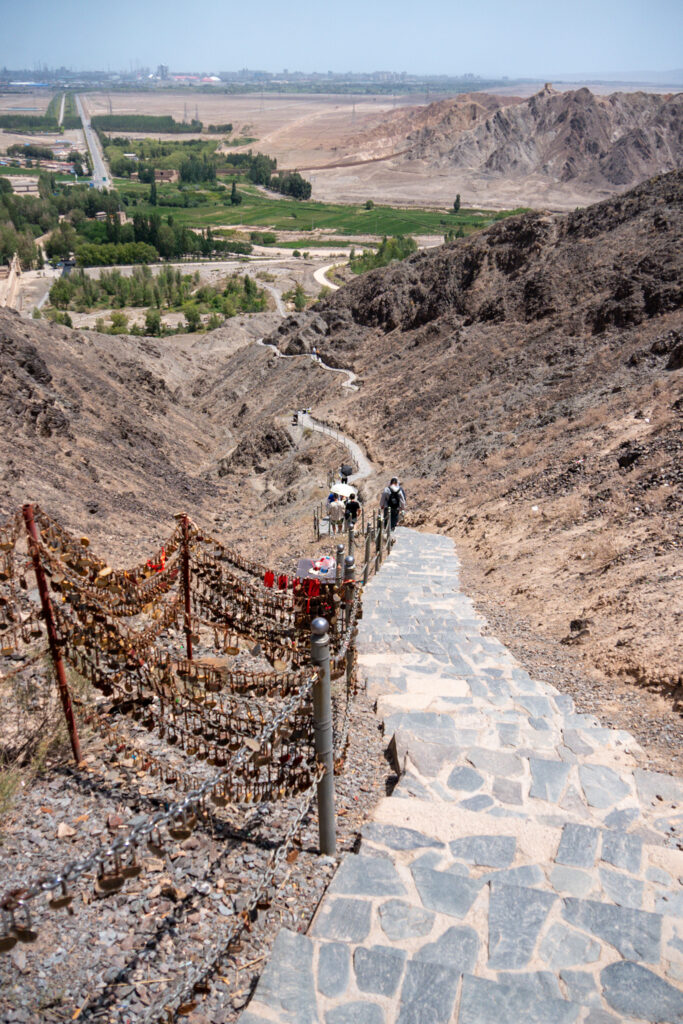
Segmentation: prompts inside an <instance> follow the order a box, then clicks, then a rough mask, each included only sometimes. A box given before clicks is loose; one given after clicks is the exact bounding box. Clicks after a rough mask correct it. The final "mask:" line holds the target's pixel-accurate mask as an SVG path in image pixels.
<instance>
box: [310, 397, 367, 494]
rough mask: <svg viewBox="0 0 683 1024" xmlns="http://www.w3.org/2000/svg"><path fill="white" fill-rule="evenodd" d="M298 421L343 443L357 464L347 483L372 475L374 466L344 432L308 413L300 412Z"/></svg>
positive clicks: (357, 481)
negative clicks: (355, 471) (356, 469)
mask: <svg viewBox="0 0 683 1024" xmlns="http://www.w3.org/2000/svg"><path fill="white" fill-rule="evenodd" d="M299 422H300V423H301V425H302V426H303V427H308V428H310V429H311V430H317V431H318V433H319V434H327V436H328V437H333V438H334V440H335V441H338V442H339V444H343V445H344V447H345V448H346V450H347V451H348V453H349V455H350V456H351V458H352V459H353V460H354V462H355V463H356V465H357V466H358V472H357V473H354V474H353V476H350V477H349V483H354V484H355V483H359V482H360V481H361V480H367V479H368V477H370V476H373V475H374V473H375V467H374V466H373V464H372V463H371V462H370V459H369V458H368V457H367V455H366V454H365V452H364V451H363V449H362V448H361V446H360V445H359V444H358V443H357V442H356V441H354V440H353V438H351V437H348V436H347V435H346V434H342V433H340V431H339V430H335V429H334V427H330V426H328V425H327V423H322V422H321V421H320V420H316V419H314V417H313V416H311V415H310V413H307V412H300V413H299Z"/></svg>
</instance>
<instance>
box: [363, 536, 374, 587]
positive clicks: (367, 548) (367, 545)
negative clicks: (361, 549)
mask: <svg viewBox="0 0 683 1024" xmlns="http://www.w3.org/2000/svg"><path fill="white" fill-rule="evenodd" d="M371 552H372V534H371V533H369V532H368V533H367V534H366V535H365V565H364V566H363V586H365V584H366V583H367V582H368V577H369V576H370V558H371Z"/></svg>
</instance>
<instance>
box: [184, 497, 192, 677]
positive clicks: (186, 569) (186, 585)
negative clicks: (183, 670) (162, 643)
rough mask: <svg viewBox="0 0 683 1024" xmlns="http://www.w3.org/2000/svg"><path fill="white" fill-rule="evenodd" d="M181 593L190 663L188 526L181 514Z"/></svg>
mask: <svg viewBox="0 0 683 1024" xmlns="http://www.w3.org/2000/svg"><path fill="white" fill-rule="evenodd" d="M182 524H183V592H184V599H185V644H186V647H187V660H188V661H192V608H191V603H190V524H189V522H188V518H187V515H186V514H185V513H183V517H182Z"/></svg>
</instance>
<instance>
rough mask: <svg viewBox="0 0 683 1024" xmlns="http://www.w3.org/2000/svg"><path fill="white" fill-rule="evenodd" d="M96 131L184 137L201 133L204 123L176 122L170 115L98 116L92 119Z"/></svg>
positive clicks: (193, 121)
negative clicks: (190, 133)
mask: <svg viewBox="0 0 683 1024" xmlns="http://www.w3.org/2000/svg"><path fill="white" fill-rule="evenodd" d="M90 123H91V125H92V126H93V128H95V129H101V131H103V132H163V133H164V134H169V135H171V134H174V135H183V134H187V133H188V132H200V131H201V130H202V122H201V121H195V120H192V121H190V123H189V124H188V123H186V122H184V121H176V120H175V118H173V117H172V116H171V115H170V114H96V115H95V117H92V118H91V119H90Z"/></svg>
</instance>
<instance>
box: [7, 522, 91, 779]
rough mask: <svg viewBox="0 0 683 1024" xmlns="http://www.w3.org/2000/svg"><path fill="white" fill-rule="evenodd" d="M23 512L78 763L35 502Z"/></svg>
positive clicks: (79, 748)
mask: <svg viewBox="0 0 683 1024" xmlns="http://www.w3.org/2000/svg"><path fill="white" fill-rule="evenodd" d="M22 512H23V515H24V523H25V524H26V532H27V533H28V538H29V549H30V551H31V558H32V559H33V569H34V571H35V574H36V583H37V584H38V593H39V594H40V603H41V605H42V607H43V616H44V618H45V625H46V626H47V637H48V641H49V644H50V654H51V655H52V664H53V665H54V667H55V674H56V676H57V688H58V689H59V696H60V699H61V701H62V707H63V709H64V717H65V718H66V726H67V729H68V730H69V739H70V740H71V749H72V750H73V754H74V759H75V761H76V764H77V765H78V764H80V762H81V761H82V760H83V759H82V757H81V744H80V740H79V739H78V729H77V727H76V719H75V717H74V709H73V707H72V704H71V694H70V693H69V686H68V683H67V681H66V670H65V668H64V660H63V658H62V652H61V651H60V649H59V638H58V636H57V626H56V625H55V617H54V613H53V611H52V602H51V600H50V592H49V590H48V589H47V580H46V579H45V571H44V569H43V565H42V562H41V561H40V551H39V549H38V531H37V530H36V524H35V520H34V518H33V506H32V505H24V506H23V508H22Z"/></svg>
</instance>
